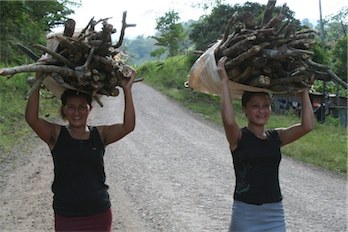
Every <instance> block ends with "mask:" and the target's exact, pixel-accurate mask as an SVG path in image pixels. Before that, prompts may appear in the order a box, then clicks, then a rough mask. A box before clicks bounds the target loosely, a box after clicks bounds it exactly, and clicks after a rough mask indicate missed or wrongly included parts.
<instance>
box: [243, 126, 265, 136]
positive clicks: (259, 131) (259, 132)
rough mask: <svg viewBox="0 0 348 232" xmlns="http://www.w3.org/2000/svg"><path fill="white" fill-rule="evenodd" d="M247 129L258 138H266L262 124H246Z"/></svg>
mask: <svg viewBox="0 0 348 232" xmlns="http://www.w3.org/2000/svg"><path fill="white" fill-rule="evenodd" d="M247 129H248V130H249V131H250V132H252V133H253V134H254V135H255V136H256V137H258V138H260V139H265V138H266V132H265V127H264V126H257V125H251V124H248V126H247Z"/></svg>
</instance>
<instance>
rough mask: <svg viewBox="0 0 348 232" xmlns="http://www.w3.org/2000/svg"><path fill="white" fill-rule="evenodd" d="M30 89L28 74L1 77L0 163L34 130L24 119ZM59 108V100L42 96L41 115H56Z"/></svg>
mask: <svg viewBox="0 0 348 232" xmlns="http://www.w3.org/2000/svg"><path fill="white" fill-rule="evenodd" d="M29 89H30V88H29V86H28V85H27V83H26V74H17V75H15V76H13V77H11V78H10V79H8V78H6V77H0V92H1V97H0V109H1V110H0V163H1V162H2V161H3V160H5V159H6V158H7V156H8V154H9V152H10V151H11V149H12V148H13V147H14V146H17V145H19V144H20V143H21V142H22V141H24V140H23V139H22V138H24V137H26V136H28V135H29V134H30V133H31V132H32V130H31V128H30V127H29V126H28V125H27V123H26V122H25V119H24V113H25V106H26V100H25V95H26V93H27V91H28V90H29ZM58 109H59V102H58V101H57V100H55V99H42V98H41V104H40V115H43V117H47V116H48V117H49V116H52V117H56V116H57V114H58Z"/></svg>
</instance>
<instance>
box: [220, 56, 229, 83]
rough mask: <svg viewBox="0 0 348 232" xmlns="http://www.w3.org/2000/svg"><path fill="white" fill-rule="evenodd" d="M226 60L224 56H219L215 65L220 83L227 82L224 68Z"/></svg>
mask: <svg viewBox="0 0 348 232" xmlns="http://www.w3.org/2000/svg"><path fill="white" fill-rule="evenodd" d="M226 60H227V57H226V56H223V57H221V58H220V60H219V62H218V66H217V73H218V74H219V76H220V79H221V82H222V84H224V83H228V81H229V78H228V75H227V72H226V69H225V64H226Z"/></svg>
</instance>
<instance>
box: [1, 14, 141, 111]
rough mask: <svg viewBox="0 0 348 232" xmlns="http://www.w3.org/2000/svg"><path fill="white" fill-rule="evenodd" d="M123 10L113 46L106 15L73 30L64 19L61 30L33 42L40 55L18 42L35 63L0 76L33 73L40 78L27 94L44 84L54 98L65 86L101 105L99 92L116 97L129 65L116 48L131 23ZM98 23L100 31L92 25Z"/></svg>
mask: <svg viewBox="0 0 348 232" xmlns="http://www.w3.org/2000/svg"><path fill="white" fill-rule="evenodd" d="M126 15H127V12H124V13H123V18H122V29H121V32H120V37H119V41H118V42H117V44H115V45H113V44H112V41H111V35H112V34H113V33H115V32H116V29H115V28H114V27H113V25H111V24H109V23H108V22H107V21H108V19H109V18H105V19H100V20H98V21H96V20H94V17H93V18H92V19H91V20H90V21H89V23H88V24H87V26H86V27H85V28H84V29H83V30H81V31H79V32H76V31H75V21H74V20H72V19H69V20H67V22H66V23H65V28H64V32H63V33H55V34H51V35H48V36H47V45H46V46H43V45H40V44H37V45H35V47H36V48H38V49H40V50H41V51H43V52H44V53H43V55H42V56H41V57H39V56H37V55H36V54H35V53H34V52H33V51H32V50H30V49H29V48H27V47H25V46H23V45H20V44H19V45H18V46H19V48H20V49H21V50H22V51H23V52H25V53H26V54H27V55H29V56H30V57H31V58H32V59H33V60H35V63H33V64H29V65H22V66H17V67H12V68H3V69H1V70H0V75H3V76H8V77H11V76H13V75H14V74H17V73H21V72H37V73H40V74H41V78H40V79H39V81H37V82H36V83H35V84H34V86H32V88H31V90H30V91H29V92H28V94H27V97H28V96H29V95H30V94H31V93H32V91H33V90H35V89H36V88H38V87H40V86H41V87H46V88H47V89H48V90H50V91H52V92H53V93H54V94H55V95H56V96H57V97H58V95H60V94H61V93H62V91H63V90H65V89H75V90H78V91H83V92H87V93H89V94H91V95H92V96H93V97H94V99H95V100H96V101H97V102H98V103H99V104H100V105H101V106H102V103H101V101H100V99H99V96H100V95H107V96H117V95H118V93H119V90H118V89H117V86H120V79H121V78H128V77H129V76H130V75H131V73H132V68H131V67H130V66H129V65H127V64H126V62H125V60H124V59H123V58H122V53H121V52H120V51H119V49H118V48H119V47H120V46H121V45H122V42H123V38H124V35H125V29H126V28H127V27H134V26H135V24H127V23H126ZM99 23H102V28H101V31H97V30H96V26H97V25H98V24H99Z"/></svg>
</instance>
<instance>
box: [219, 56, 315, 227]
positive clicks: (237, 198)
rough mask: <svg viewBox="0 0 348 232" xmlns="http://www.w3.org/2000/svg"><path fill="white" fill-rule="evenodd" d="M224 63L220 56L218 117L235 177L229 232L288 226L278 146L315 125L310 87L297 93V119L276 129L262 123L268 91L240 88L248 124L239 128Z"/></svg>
mask: <svg viewBox="0 0 348 232" xmlns="http://www.w3.org/2000/svg"><path fill="white" fill-rule="evenodd" d="M225 62H226V57H222V58H221V59H220V60H219V62H218V67H217V72H218V74H219V76H220V79H221V116H222V121H223V125H224V128H225V133H226V138H227V140H228V142H229V146H230V150H231V152H232V159H233V165H234V171H235V176H236V185H235V190H234V196H233V198H234V202H233V206H232V219H231V224H230V228H229V231H277V232H280V231H286V226H285V219H284V218H285V217H284V209H283V204H282V194H281V191H280V185H279V177H278V175H279V164H280V160H281V151H280V148H281V147H282V146H284V145H286V144H289V143H291V142H294V141H295V140H297V139H299V138H300V137H302V136H304V135H305V134H307V133H308V132H310V131H311V130H312V128H313V118H314V116H313V109H312V105H311V102H310V98H309V95H308V90H303V91H301V92H300V93H299V95H300V98H301V104H302V114H301V115H302V116H301V123H298V124H295V125H292V126H290V127H288V128H277V129H266V128H265V125H266V123H267V121H268V119H269V117H270V115H271V98H270V96H269V94H268V93H265V92H259V93H254V92H244V94H243V96H242V109H243V112H244V114H245V116H246V117H247V119H248V125H247V126H246V127H243V128H240V127H239V126H238V124H237V122H236V120H235V113H234V109H233V105H232V98H231V94H230V90H229V86H228V82H229V78H228V75H227V73H226V70H225Z"/></svg>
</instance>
